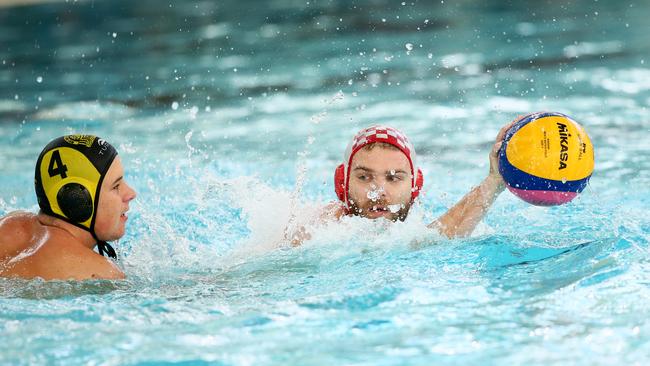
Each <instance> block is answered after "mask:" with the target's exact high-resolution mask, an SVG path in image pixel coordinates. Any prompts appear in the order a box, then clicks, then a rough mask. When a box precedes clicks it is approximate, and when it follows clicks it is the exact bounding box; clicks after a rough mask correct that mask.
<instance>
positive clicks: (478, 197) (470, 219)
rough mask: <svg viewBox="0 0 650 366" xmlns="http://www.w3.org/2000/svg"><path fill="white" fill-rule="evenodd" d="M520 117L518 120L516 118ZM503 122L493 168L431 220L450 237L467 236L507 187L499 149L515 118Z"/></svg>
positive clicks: (491, 156) (493, 159)
mask: <svg viewBox="0 0 650 366" xmlns="http://www.w3.org/2000/svg"><path fill="white" fill-rule="evenodd" d="M515 121H517V120H515ZM515 121H513V122H511V123H509V124H508V125H506V126H504V127H503V128H502V129H501V131H499V134H498V135H497V138H496V142H495V143H494V145H492V150H491V151H490V172H489V174H488V176H487V177H486V178H485V179H484V180H483V182H481V184H479V185H478V186H477V187H474V188H473V189H472V190H471V191H470V192H469V193H467V194H466V195H465V196H464V197H463V198H462V199H461V200H460V201H458V203H456V204H455V205H454V206H453V207H452V208H450V209H449V210H448V211H447V212H446V213H445V214H444V215H442V216H440V217H439V218H438V219H437V220H436V221H434V222H432V223H431V224H430V225H429V227H430V228H435V229H437V230H439V231H440V232H441V233H442V234H444V235H446V236H447V237H449V238H458V237H466V236H468V235H470V234H471V233H472V232H473V231H474V229H475V228H476V225H478V223H479V222H480V221H481V220H482V219H483V217H484V216H485V214H486V213H487V211H488V210H489V208H490V206H492V203H494V201H495V200H496V198H497V197H498V196H499V194H501V192H503V190H504V189H505V182H504V180H503V177H501V174H500V173H499V158H498V154H499V150H500V149H501V145H502V144H503V138H504V136H505V134H506V132H507V131H508V129H510V127H512V125H513V124H514V122H515Z"/></svg>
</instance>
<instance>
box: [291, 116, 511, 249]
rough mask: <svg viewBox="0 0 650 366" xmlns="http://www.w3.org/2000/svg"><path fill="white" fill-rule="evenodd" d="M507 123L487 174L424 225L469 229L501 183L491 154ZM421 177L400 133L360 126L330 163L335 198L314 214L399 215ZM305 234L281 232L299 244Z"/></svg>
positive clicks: (454, 233)
mask: <svg viewBox="0 0 650 366" xmlns="http://www.w3.org/2000/svg"><path fill="white" fill-rule="evenodd" d="M510 126H512V123H510V124H508V125H507V126H505V127H504V128H502V129H501V131H500V132H499V134H498V135H497V138H496V142H495V143H494V145H493V147H492V150H491V152H490V171H489V174H488V176H487V177H486V178H485V179H484V180H483V182H481V184H479V185H478V186H477V187H475V188H474V189H472V190H471V191H470V192H469V193H468V194H466V195H465V196H464V197H463V198H462V199H461V200H460V201H459V202H458V203H457V204H456V205H454V206H453V207H452V208H450V209H449V210H448V211H447V212H446V213H445V214H444V215H442V216H441V217H439V218H438V219H437V220H436V221H434V222H433V223H431V224H430V225H429V227H431V228H435V229H437V230H439V231H440V232H441V233H442V234H444V235H446V236H447V237H450V238H454V237H463V236H467V235H469V234H471V233H472V231H473V230H474V228H475V227H476V225H478V223H479V222H480V221H481V219H482V218H483V217H484V216H485V214H486V213H487V211H488V209H489V208H490V206H491V205H492V203H493V202H494V200H495V199H496V197H497V196H498V195H499V194H500V193H501V192H503V190H504V189H505V183H504V181H503V178H502V177H501V174H500V173H499V167H498V165H499V162H498V156H497V155H498V152H499V149H500V148H501V145H502V143H503V137H504V135H505V133H506V131H507V130H508V128H510ZM423 183H424V177H423V176H422V171H421V170H420V169H419V168H418V166H417V161H416V154H415V149H414V148H413V145H411V143H410V141H409V139H408V138H407V137H406V136H405V135H404V134H403V133H401V132H400V131H398V130H397V129H395V128H392V127H388V126H372V127H369V128H365V129H363V130H361V131H359V132H358V133H357V134H356V135H355V136H354V138H353V139H352V141H351V142H350V144H349V145H348V147H347V149H346V151H345V154H344V159H343V163H342V164H341V165H339V166H338V167H337V168H336V171H335V174H334V188H335V190H336V195H337V197H338V198H339V201H340V202H337V203H334V204H331V205H328V206H327V207H326V208H325V210H324V212H323V214H322V215H321V216H320V219H321V220H332V219H338V218H340V217H341V216H343V215H357V216H361V217H366V218H369V219H378V218H385V219H388V220H392V221H398V220H402V221H403V220H404V219H405V218H406V216H407V215H408V212H409V210H410V208H411V205H412V204H413V202H414V200H415V199H416V198H417V197H418V195H419V193H420V190H421V189H422V185H423ZM309 237H310V235H309V234H308V233H307V232H306V229H305V228H304V227H302V226H301V227H299V229H297V230H295V231H292V232H288V233H287V239H288V240H289V241H290V242H291V243H292V244H293V245H299V244H300V243H301V242H302V241H304V240H305V239H308V238H309Z"/></svg>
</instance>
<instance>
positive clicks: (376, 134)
mask: <svg viewBox="0 0 650 366" xmlns="http://www.w3.org/2000/svg"><path fill="white" fill-rule="evenodd" d="M376 142H385V143H387V144H390V145H393V146H395V147H396V148H398V149H400V150H401V151H402V152H403V153H404V155H406V158H407V159H408V160H409V164H410V165H411V175H412V176H413V177H414V178H415V173H416V171H417V165H416V164H415V149H414V148H413V145H412V144H411V142H410V141H409V139H408V138H407V137H406V135H404V134H403V133H402V132H400V131H399V130H397V129H396V128H393V127H390V126H371V127H368V128H364V129H363V130H361V131H359V132H358V133H357V134H356V135H355V136H354V138H353V139H352V141H351V142H350V144H349V145H348V147H347V149H345V155H344V157H343V163H344V164H345V176H346V185H347V177H348V176H349V169H350V163H351V162H352V158H353V157H354V154H356V153H357V151H359V150H360V149H361V148H362V147H364V146H366V145H369V144H373V143H376ZM412 181H413V182H412V183H413V184H412V185H413V187H415V179H413V180H412Z"/></svg>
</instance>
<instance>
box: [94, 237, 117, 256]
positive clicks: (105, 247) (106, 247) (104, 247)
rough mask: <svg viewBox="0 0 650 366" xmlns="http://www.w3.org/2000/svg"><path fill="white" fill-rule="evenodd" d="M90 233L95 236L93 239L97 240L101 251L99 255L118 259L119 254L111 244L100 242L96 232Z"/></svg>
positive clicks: (98, 249)
mask: <svg viewBox="0 0 650 366" xmlns="http://www.w3.org/2000/svg"><path fill="white" fill-rule="evenodd" d="M90 233H91V234H92V235H93V238H95V240H97V251H99V254H101V255H103V256H104V257H109V258H113V259H117V253H116V252H115V249H113V247H112V246H111V245H110V244H108V243H107V242H105V241H103V240H99V239H98V238H97V235H95V233H94V232H92V231H91V232H90Z"/></svg>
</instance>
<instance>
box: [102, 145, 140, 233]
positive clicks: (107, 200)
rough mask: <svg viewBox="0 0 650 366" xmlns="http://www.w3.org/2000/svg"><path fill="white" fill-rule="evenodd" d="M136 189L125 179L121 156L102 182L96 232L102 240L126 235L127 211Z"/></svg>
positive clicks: (114, 161)
mask: <svg viewBox="0 0 650 366" xmlns="http://www.w3.org/2000/svg"><path fill="white" fill-rule="evenodd" d="M135 195H136V194H135V191H134V190H133V188H131V187H130V186H129V185H128V184H127V183H126V181H125V180H124V168H122V161H121V160H120V157H119V156H118V157H116V158H115V160H113V163H112V164H111V166H110V168H108V172H107V173H106V176H105V177H104V181H103V182H102V188H101V191H100V193H99V204H98V206H97V218H96V219H95V234H96V235H97V237H98V238H99V239H100V240H104V241H111V240H116V239H119V238H121V237H122V236H124V233H125V230H126V220H127V215H126V212H127V211H128V210H129V202H131V200H132V199H134V198H135Z"/></svg>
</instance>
